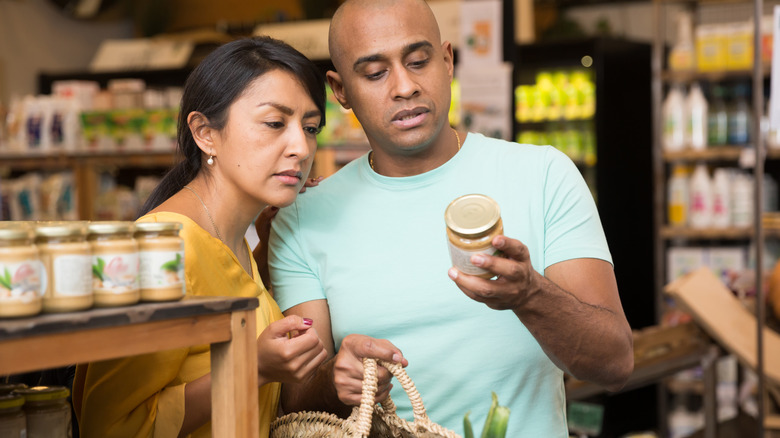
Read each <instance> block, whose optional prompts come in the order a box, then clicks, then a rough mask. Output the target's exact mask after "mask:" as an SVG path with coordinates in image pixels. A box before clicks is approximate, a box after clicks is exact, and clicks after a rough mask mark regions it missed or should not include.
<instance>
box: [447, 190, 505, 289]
mask: <svg viewBox="0 0 780 438" xmlns="http://www.w3.org/2000/svg"><path fill="white" fill-rule="evenodd" d="M444 221H445V223H446V224H447V237H448V242H449V249H450V257H451V259H452V266H454V267H455V268H457V269H458V270H459V271H460V272H463V273H464V274H469V275H475V276H477V277H482V278H491V277H493V275H494V274H493V273H492V272H490V271H488V270H486V269H482V268H480V267H477V266H474V265H473V264H471V256H473V255H474V254H488V255H491V256H496V255H501V251H499V250H497V249H496V248H494V247H493V243H492V242H493V238H494V237H496V236H498V235H501V234H504V223H503V222H502V221H501V209H500V208H499V206H498V203H497V202H496V201H494V200H493V199H492V198H490V197H488V196H485V195H479V194H471V195H464V196H461V197H459V198H457V199H455V200H454V201H452V202H451V203H450V205H449V206H447V209H446V210H445V212H444Z"/></svg>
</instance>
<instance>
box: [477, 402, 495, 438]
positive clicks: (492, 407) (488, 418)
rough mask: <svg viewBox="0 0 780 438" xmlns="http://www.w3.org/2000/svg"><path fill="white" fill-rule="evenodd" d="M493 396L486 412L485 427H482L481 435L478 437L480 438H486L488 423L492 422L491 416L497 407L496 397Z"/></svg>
mask: <svg viewBox="0 0 780 438" xmlns="http://www.w3.org/2000/svg"><path fill="white" fill-rule="evenodd" d="M492 394H493V401H492V402H491V403H490V410H489V411H488V415H487V419H485V425H484V426H482V435H480V437H481V438H488V429H490V423H492V422H493V414H495V412H496V407H498V396H497V395H496V393H495V392H493V393H492Z"/></svg>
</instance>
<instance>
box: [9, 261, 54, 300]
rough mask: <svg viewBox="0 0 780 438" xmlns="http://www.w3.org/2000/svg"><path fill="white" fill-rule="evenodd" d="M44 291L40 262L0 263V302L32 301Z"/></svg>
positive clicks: (42, 270) (43, 273)
mask: <svg viewBox="0 0 780 438" xmlns="http://www.w3.org/2000/svg"><path fill="white" fill-rule="evenodd" d="M45 291H46V278H45V271H44V269H43V264H42V263H41V262H40V261H38V260H34V259H32V260H24V261H22V262H18V263H3V262H0V301H2V300H13V301H33V300H35V299H36V298H40V297H42V296H43V294H44V292H45Z"/></svg>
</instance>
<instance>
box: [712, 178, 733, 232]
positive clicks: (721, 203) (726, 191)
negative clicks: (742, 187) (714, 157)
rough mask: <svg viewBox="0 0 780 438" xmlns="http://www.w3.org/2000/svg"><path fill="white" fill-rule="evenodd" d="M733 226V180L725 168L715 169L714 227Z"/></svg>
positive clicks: (713, 196) (713, 186)
mask: <svg viewBox="0 0 780 438" xmlns="http://www.w3.org/2000/svg"><path fill="white" fill-rule="evenodd" d="M729 225H731V178H730V175H729V171H728V170H727V169H724V168H718V169H715V171H714V172H713V175H712V226H713V227H715V228H726V227H728V226H729Z"/></svg>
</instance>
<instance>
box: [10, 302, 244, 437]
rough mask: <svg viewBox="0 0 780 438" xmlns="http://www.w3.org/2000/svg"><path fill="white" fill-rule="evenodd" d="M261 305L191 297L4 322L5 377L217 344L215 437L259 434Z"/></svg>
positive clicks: (214, 357) (213, 350) (213, 347)
mask: <svg viewBox="0 0 780 438" xmlns="http://www.w3.org/2000/svg"><path fill="white" fill-rule="evenodd" d="M257 306H258V302H257V298H227V297H214V298H185V299H184V300H182V301H179V302H173V303H146V304H138V305H135V306H128V307H119V308H107V309H93V310H88V311H84V312H74V313H65V314H51V315H41V316H36V317H33V318H21V319H11V320H0V375H7V374H17V373H23V372H27V371H34V370H39V369H47V368H55V367H60V366H65V365H70V364H74V363H87V362H94V361H99V360H106V359H116V358H120V357H126V356H130V355H138V354H145V353H151V352H155V351H162V350H168V349H172V348H181V347H188V346H192V345H202V344H211V370H212V371H211V375H212V380H211V386H212V392H211V402H212V415H211V418H212V422H211V428H212V434H213V436H231V437H250V436H257V429H258V427H259V426H258V404H257V351H256V350H257V344H256V337H257V333H256V332H257V330H256V322H255V320H256V317H255V309H256V308H257ZM253 383H254V384H253Z"/></svg>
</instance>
